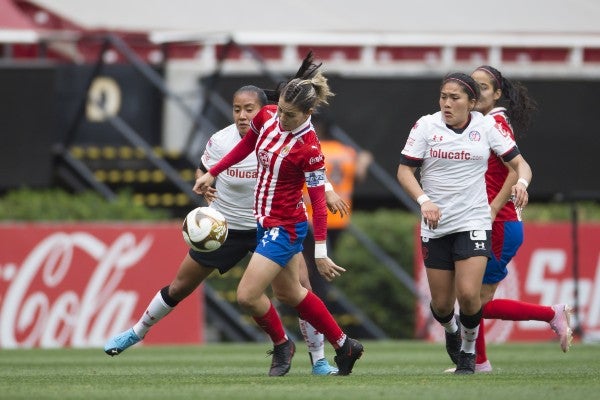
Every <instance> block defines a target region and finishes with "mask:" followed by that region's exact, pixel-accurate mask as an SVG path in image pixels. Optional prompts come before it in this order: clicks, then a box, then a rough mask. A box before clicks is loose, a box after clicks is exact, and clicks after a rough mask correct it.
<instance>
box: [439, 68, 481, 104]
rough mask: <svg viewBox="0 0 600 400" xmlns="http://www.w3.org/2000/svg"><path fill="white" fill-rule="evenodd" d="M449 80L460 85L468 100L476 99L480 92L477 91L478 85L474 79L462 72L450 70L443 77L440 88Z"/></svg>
mask: <svg viewBox="0 0 600 400" xmlns="http://www.w3.org/2000/svg"><path fill="white" fill-rule="evenodd" d="M449 81H452V82H456V83H458V84H459V85H460V87H461V88H462V90H463V92H465V93H466V94H467V96H469V100H478V99H479V96H480V94H481V92H480V91H479V85H478V84H477V82H475V79H473V78H471V76H469V75H467V74H463V73H462V72H452V73H450V74H448V75H446V76H445V77H444V79H443V80H442V84H441V85H440V89H441V88H442V87H443V86H444V85H445V84H446V83H448V82H449Z"/></svg>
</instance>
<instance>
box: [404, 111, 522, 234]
mask: <svg viewBox="0 0 600 400" xmlns="http://www.w3.org/2000/svg"><path fill="white" fill-rule="evenodd" d="M515 145H516V144H515V141H514V140H513V139H512V137H511V135H510V133H509V132H507V131H506V130H504V129H503V127H502V126H501V125H500V124H497V123H496V121H495V120H494V118H493V117H491V116H483V115H482V114H481V113H479V112H471V121H470V122H469V124H468V126H467V127H466V128H465V129H464V131H463V132H462V133H456V132H454V131H453V130H452V129H450V128H448V127H447V126H446V124H445V122H444V120H443V116H442V113H441V111H439V112H437V113H435V114H431V115H425V116H423V117H421V118H420V119H419V120H418V121H417V123H416V124H415V125H414V126H413V128H412V130H411V132H410V134H409V136H408V139H407V141H406V145H405V147H404V149H403V150H402V154H403V155H404V156H406V157H408V158H412V159H415V160H422V161H423V164H422V166H421V186H422V187H423V191H424V192H425V194H427V195H428V196H429V198H430V199H431V200H432V201H433V202H434V203H435V204H437V206H438V207H439V208H440V210H441V212H442V217H441V220H440V222H439V224H438V227H437V228H436V229H429V228H428V227H427V226H426V225H425V223H422V224H421V236H424V237H429V238H437V237H441V236H444V235H447V234H450V233H455V232H465V231H471V230H489V229H491V227H492V221H491V215H490V207H489V205H488V201H487V194H486V185H485V178H484V177H485V172H486V170H487V166H488V158H489V156H490V150H493V151H494V152H495V153H496V154H498V155H501V156H502V155H504V154H506V153H507V152H509V151H510V150H512V149H513V148H514V147H515Z"/></svg>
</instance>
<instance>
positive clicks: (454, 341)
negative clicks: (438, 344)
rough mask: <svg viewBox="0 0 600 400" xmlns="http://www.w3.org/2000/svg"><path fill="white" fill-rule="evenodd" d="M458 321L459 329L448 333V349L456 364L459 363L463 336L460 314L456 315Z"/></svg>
mask: <svg viewBox="0 0 600 400" xmlns="http://www.w3.org/2000/svg"><path fill="white" fill-rule="evenodd" d="M455 318H456V323H457V324H458V329H457V330H456V332H454V333H449V332H445V333H446V351H447V352H448V355H449V356H450V360H452V362H453V363H454V365H456V364H458V354H459V353H460V348H461V346H462V338H461V337H460V320H459V318H458V316H455Z"/></svg>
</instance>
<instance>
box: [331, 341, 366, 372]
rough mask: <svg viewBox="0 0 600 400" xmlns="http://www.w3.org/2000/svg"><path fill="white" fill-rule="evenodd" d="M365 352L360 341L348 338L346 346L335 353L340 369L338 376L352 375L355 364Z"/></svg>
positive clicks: (335, 359)
mask: <svg viewBox="0 0 600 400" xmlns="http://www.w3.org/2000/svg"><path fill="white" fill-rule="evenodd" d="M364 350H365V349H364V348H363V345H362V344H360V342H359V341H358V340H354V339H351V338H346V341H345V342H344V345H343V346H342V347H340V348H339V349H337V350H336V351H335V353H336V356H335V357H334V358H333V359H334V361H335V363H336V364H337V366H338V369H339V371H338V373H337V374H338V375H350V373H351V372H352V367H354V363H355V362H356V360H358V359H359V358H360V356H362V354H363V351H364Z"/></svg>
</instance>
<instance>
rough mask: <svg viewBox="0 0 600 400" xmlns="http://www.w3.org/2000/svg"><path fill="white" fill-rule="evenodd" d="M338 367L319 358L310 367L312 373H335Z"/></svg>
mask: <svg viewBox="0 0 600 400" xmlns="http://www.w3.org/2000/svg"><path fill="white" fill-rule="evenodd" d="M337 373H338V369H337V368H336V367H334V366H331V365H329V362H327V360H326V359H324V358H321V359H320V360H317V362H316V363H315V365H313V367H312V374H313V375H337Z"/></svg>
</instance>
